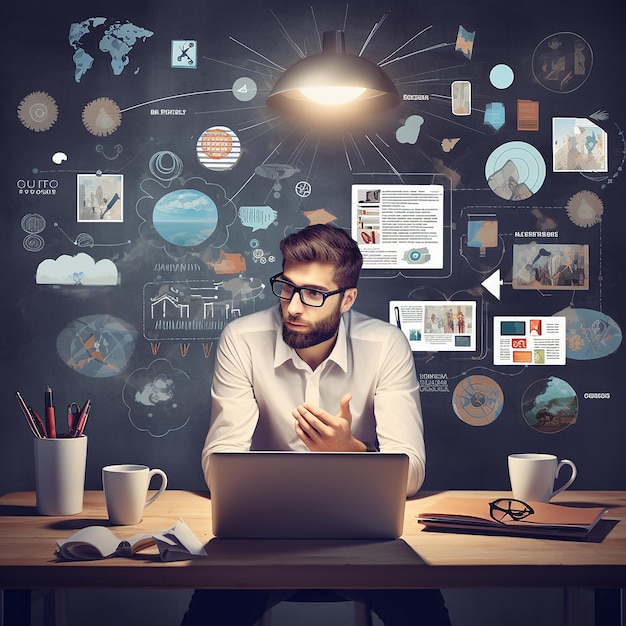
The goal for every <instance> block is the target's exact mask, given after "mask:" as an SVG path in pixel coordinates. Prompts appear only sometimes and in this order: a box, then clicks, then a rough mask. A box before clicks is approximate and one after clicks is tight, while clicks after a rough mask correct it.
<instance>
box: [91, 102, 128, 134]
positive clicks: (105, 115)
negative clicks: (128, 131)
mask: <svg viewBox="0 0 626 626" xmlns="http://www.w3.org/2000/svg"><path fill="white" fill-rule="evenodd" d="M121 123H122V112H121V110H120V108H119V106H117V103H116V102H114V101H113V100H111V99H110V98H97V99H96V100H92V101H91V102H89V103H88V104H86V105H85V108H84V109H83V124H84V125H85V128H86V129H87V130H88V131H89V132H90V133H91V134H92V135H96V137H106V136H108V135H111V134H113V133H114V132H115V131H116V130H117V129H118V127H119V125H120V124H121Z"/></svg>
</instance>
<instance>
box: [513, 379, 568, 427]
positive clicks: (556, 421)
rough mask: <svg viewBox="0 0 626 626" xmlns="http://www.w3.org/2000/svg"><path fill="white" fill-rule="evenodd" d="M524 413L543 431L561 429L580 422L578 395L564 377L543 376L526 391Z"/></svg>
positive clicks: (533, 425) (525, 417)
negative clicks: (577, 419)
mask: <svg viewBox="0 0 626 626" xmlns="http://www.w3.org/2000/svg"><path fill="white" fill-rule="evenodd" d="M522 415H523V416H524V419H525V420H526V423H527V424H528V425H529V426H530V427H531V428H534V429H535V430H537V431H539V432H541V433H547V434H552V433H558V432H560V431H562V430H564V429H565V428H568V427H569V426H571V425H572V424H574V423H575V422H576V418H577V417H578V396H577V395H576V392H575V391H574V389H573V388H572V387H571V385H570V384H569V383H567V382H565V381H564V380H562V379H561V378H557V377H556V376H550V377H549V378H542V379H541V380H538V381H536V382H534V383H533V384H532V385H530V387H528V389H526V391H525V392H524V395H523V396H522Z"/></svg>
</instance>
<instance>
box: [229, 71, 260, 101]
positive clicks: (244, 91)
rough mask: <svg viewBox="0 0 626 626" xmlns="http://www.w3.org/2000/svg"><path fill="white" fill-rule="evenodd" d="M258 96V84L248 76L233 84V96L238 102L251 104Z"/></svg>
mask: <svg viewBox="0 0 626 626" xmlns="http://www.w3.org/2000/svg"><path fill="white" fill-rule="evenodd" d="M256 94H257V86H256V83H255V82H254V81H253V80H252V79H251V78H248V77H247V76H245V77H243V78H238V79H237V80H236V81H235V82H234V83H233V96H235V98H237V100H241V102H249V101H250V100H253V99H254V97H255V96H256Z"/></svg>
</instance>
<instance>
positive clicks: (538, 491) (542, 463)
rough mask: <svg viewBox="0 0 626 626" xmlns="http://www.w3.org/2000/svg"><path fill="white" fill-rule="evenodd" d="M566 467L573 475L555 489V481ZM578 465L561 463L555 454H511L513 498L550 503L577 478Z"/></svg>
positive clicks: (567, 461) (563, 461)
mask: <svg viewBox="0 0 626 626" xmlns="http://www.w3.org/2000/svg"><path fill="white" fill-rule="evenodd" d="M564 465H569V466H570V467H571V469H572V474H571V476H570V477H569V480H567V482H565V484H563V485H562V486H561V487H558V488H557V489H556V490H555V489H554V481H555V480H556V478H557V477H558V475H559V471H560V470H561V468H562V467H563V466H564ZM576 474H577V471H576V465H574V463H573V461H570V460H569V459H563V460H562V461H559V460H558V459H557V457H556V456H554V455H553V454H535V453H526V454H510V455H509V478H510V480H511V489H512V490H513V497H514V498H517V499H518V500H524V501H525V502H549V501H550V499H551V498H552V497H553V496H555V495H556V494H557V493H560V492H561V491H564V490H565V489H567V488H568V487H569V486H570V485H571V484H572V483H573V482H574V479H575V478H576Z"/></svg>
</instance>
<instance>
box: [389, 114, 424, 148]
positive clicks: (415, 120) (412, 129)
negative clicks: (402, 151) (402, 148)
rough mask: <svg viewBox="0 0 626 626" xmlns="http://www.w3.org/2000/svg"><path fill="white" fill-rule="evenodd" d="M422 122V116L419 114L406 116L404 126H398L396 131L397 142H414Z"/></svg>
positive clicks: (418, 134)
mask: <svg viewBox="0 0 626 626" xmlns="http://www.w3.org/2000/svg"><path fill="white" fill-rule="evenodd" d="M423 123H424V118H423V117H422V116H421V115H411V116H410V117H407V120H406V122H405V124H404V126H400V128H398V130H397V131H396V139H397V140H398V143H416V142H417V138H418V137H419V136H420V129H421V128H422V124H423Z"/></svg>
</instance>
